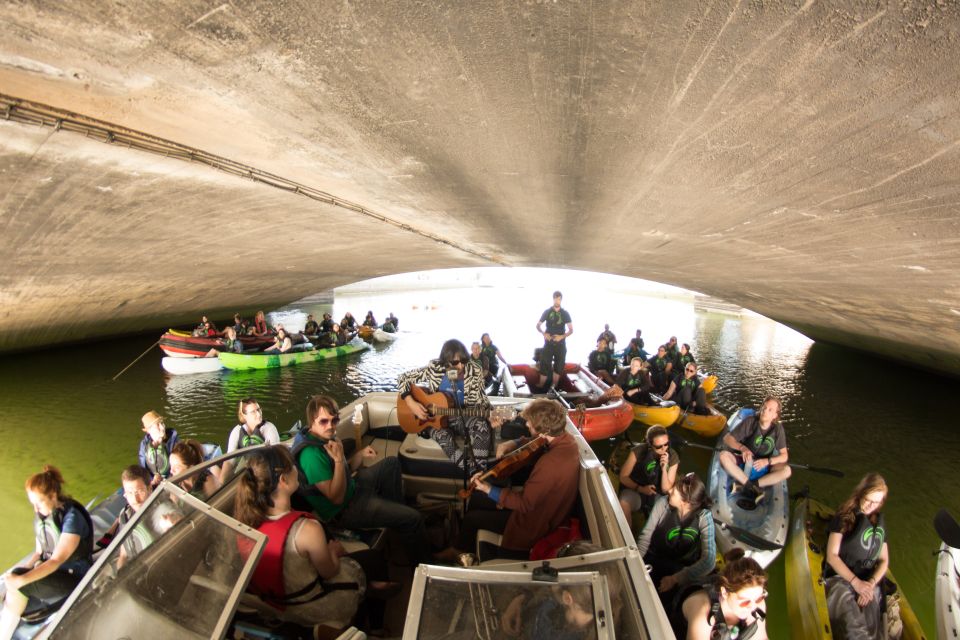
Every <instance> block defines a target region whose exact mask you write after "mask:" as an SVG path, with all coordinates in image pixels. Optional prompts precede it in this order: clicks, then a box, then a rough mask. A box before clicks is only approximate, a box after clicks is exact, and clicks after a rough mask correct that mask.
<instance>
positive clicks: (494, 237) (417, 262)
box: [0, 0, 960, 374]
mask: <svg viewBox="0 0 960 640" xmlns="http://www.w3.org/2000/svg"><path fill="white" fill-rule="evenodd" d="M0 36H2V37H0V94H3V100H2V102H0V116H2V115H5V116H6V117H5V118H0V163H2V169H0V186H2V193H3V197H2V209H0V229H2V230H3V233H2V236H0V258H2V267H0V305H2V308H3V310H4V317H3V322H2V323H0V350H11V349H22V348H28V347H32V346H36V345H48V344H56V343H59V342H64V341H69V340H76V339H83V338H88V337H94V336H101V335H110V334H114V333H122V332H128V331H134V330H139V329H143V328H146V327H156V326H162V325H163V324H165V323H179V322H183V321H185V320H187V319H193V316H195V314H196V310H197V309H201V308H202V309H204V310H208V311H210V312H211V313H219V312H223V313H226V312H232V311H233V310H235V309H236V308H238V307H245V306H246V305H248V304H249V303H250V301H251V300H257V301H260V302H261V304H262V305H263V306H264V307H269V306H272V305H277V304H281V303H284V302H288V301H290V300H293V299H296V298H298V297H300V296H302V295H305V294H308V293H312V292H315V291H318V290H322V289H326V288H330V287H334V286H338V285H341V284H345V283H349V282H354V281H356V280H360V279H364V278H368V277H374V276H378V275H386V274H390V273H399V272H404V271H414V270H420V269H431V268H442V267H452V266H473V265H483V264H505V265H523V266H560V267H571V268H577V269H586V270H594V271H604V272H609V273H617V274H621V275H627V276H633V277H641V278H646V279H651V280H657V281H661V282H666V283H669V284H674V285H678V286H683V287H687V288H691V289H695V290H698V291H702V292H704V293H708V294H711V295H714V296H718V297H721V298H724V299H727V300H729V301H731V302H735V303H737V304H740V305H742V306H744V307H747V308H750V309H753V310H755V311H757V312H759V313H762V314H764V315H766V316H768V317H771V318H774V319H776V320H778V321H780V322H783V323H785V324H787V325H790V326H792V327H794V328H796V329H798V330H800V331H802V332H803V333H805V334H807V335H809V336H810V337H813V338H816V339H821V340H830V341H833V342H839V343H842V344H848V345H851V346H855V347H858V348H861V349H865V350H868V351H873V352H876V353H880V354H884V355H888V356H891V357H894V358H898V359H902V360H906V361H910V362H913V363H915V364H919V365H921V366H924V367H929V368H933V369H938V370H942V371H947V372H952V373H955V374H956V373H958V372H960V331H958V320H960V278H958V276H957V272H958V270H957V266H958V255H960V252H958V250H957V249H958V244H960V233H958V226H960V215H958V207H960V113H958V110H960V99H958V98H960V95H958V94H960V67H958V65H956V60H957V59H960V5H957V4H956V3H953V2H930V3H917V4H913V3H902V2H895V3H894V2H880V3H876V2H869V3H868V2H853V1H846V2H841V3H835V2H834V3H819V2H815V1H813V0H807V1H805V2H798V3H790V4H784V3H756V2H742V1H733V0H731V1H722V2H716V3H712V4H703V3H655V2H605V3H578V2H559V1H558V2H551V1H547V2H533V1H530V2H516V3H494V2H472V3H459V2H428V3H412V2H389V3H388V2H381V3H377V2H371V3H351V2H344V3H321V2H276V3H241V2H232V3H222V4H218V3H199V4H198V3H186V2H173V3H146V2H134V3H124V4H117V3H106V2H102V1H94V0H78V1H77V2H72V3H69V4H62V5H59V4H56V3H54V4H52V5H51V4H46V3H39V2H37V3H26V4H12V3H11V4H7V5H4V6H2V7H0ZM104 140H106V141H104ZM210 158H214V159H218V162H219V164H218V162H208V160H209V159H210ZM317 194H321V195H320V196H318V195H317Z"/></svg>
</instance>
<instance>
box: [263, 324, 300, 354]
mask: <svg viewBox="0 0 960 640" xmlns="http://www.w3.org/2000/svg"><path fill="white" fill-rule="evenodd" d="M291 349H293V341H292V340H291V339H290V336H288V335H287V330H286V329H282V328H281V329H277V337H276V338H274V339H273V345H271V346H269V347H267V348H266V349H264V350H263V352H264V353H286V352H288V351H290V350H291Z"/></svg>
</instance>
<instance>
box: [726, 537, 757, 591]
mask: <svg viewBox="0 0 960 640" xmlns="http://www.w3.org/2000/svg"><path fill="white" fill-rule="evenodd" d="M723 560H724V565H723V571H721V572H720V575H719V576H718V577H717V585H718V586H721V587H723V588H724V589H725V590H726V591H727V593H736V592H737V591H740V590H741V589H746V588H747V587H753V586H760V587H763V588H764V589H766V588H767V572H766V571H764V570H763V567H761V566H760V565H759V564H758V563H757V561H756V560H754V559H753V558H747V557H745V556H744V553H743V549H740V548H733V549H731V550H730V551H728V552H727V553H726V554H724V556H723Z"/></svg>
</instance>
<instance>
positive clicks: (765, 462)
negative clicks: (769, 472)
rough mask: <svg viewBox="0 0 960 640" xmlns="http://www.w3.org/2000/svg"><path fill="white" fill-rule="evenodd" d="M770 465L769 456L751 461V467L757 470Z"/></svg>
mask: <svg viewBox="0 0 960 640" xmlns="http://www.w3.org/2000/svg"><path fill="white" fill-rule="evenodd" d="M769 466H770V458H757V459H756V460H754V461H753V468H754V469H755V470H757V471H763V470H764V469H766V468H767V467H769Z"/></svg>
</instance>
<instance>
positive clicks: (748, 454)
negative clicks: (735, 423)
mask: <svg viewBox="0 0 960 640" xmlns="http://www.w3.org/2000/svg"><path fill="white" fill-rule="evenodd" d="M740 457H741V458H743V461H744V462H745V463H747V464H753V451H750V449H744V450H743V451H741V452H740Z"/></svg>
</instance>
